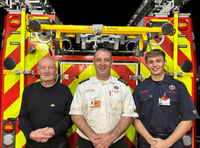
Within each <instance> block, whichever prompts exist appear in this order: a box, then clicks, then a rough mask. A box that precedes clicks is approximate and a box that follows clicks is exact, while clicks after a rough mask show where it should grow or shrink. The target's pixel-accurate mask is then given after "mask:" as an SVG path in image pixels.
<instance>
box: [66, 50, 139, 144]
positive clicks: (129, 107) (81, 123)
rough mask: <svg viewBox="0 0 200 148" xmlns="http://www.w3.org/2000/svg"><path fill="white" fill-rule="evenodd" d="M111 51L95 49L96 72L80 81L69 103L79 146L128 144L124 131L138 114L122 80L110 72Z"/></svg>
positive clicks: (127, 87) (94, 62) (128, 90)
mask: <svg viewBox="0 0 200 148" xmlns="http://www.w3.org/2000/svg"><path fill="white" fill-rule="evenodd" d="M112 63H113V61H112V55H111V52H110V51H108V50H107V49H103V48H101V49H99V50H98V51H97V52H96V53H95V55H94V60H93V64H94V66H95V69H96V76H94V77H92V78H90V79H86V80H85V81H82V82H81V83H80V84H79V86H78V88H77V90H76V92H75V95H74V99H73V102H72V105H71V110H70V114H71V118H72V120H73V121H74V123H75V124H76V125H77V127H78V130H77V133H78V134H79V136H80V138H79V140H78V146H79V148H94V147H95V148H128V146H127V144H126V142H125V140H124V138H123V137H124V132H125V131H126V129H127V128H128V127H129V125H130V124H131V123H132V120H133V119H134V118H136V117H138V114H137V113H136V112H134V110H135V103H134V100H133V97H132V94H131V91H130V88H129V86H128V84H127V83H126V82H124V81H123V80H121V79H117V78H115V77H113V76H111V66H112Z"/></svg>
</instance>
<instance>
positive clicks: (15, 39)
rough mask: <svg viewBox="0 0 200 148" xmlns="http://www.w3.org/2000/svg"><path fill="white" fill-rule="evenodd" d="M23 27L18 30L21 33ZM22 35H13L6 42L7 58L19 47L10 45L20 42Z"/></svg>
mask: <svg viewBox="0 0 200 148" xmlns="http://www.w3.org/2000/svg"><path fill="white" fill-rule="evenodd" d="M20 30H21V27H20V28H18V29H17V31H20ZM20 37H21V36H20V34H12V35H10V36H9V37H8V38H7V42H6V50H5V58H7V56H8V55H10V54H11V53H12V52H13V51H14V50H15V49H16V48H17V47H18V46H19V45H10V42H20Z"/></svg>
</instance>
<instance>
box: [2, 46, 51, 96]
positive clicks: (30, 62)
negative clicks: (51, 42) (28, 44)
mask: <svg viewBox="0 0 200 148" xmlns="http://www.w3.org/2000/svg"><path fill="white" fill-rule="evenodd" d="M38 51H39V52H38ZM47 53H48V45H47V44H39V45H38V46H36V52H35V53H33V54H28V55H27V56H26V57H25V63H26V64H25V70H30V69H31V68H33V67H34V66H35V65H36V64H37V63H38V61H39V60H40V59H41V58H42V57H44V56H45V55H46V54H47ZM19 69H20V63H18V64H17V66H16V67H15V69H14V70H19ZM6 72H7V73H9V71H8V70H7V71H6ZM12 72H13V70H12ZM18 81H19V75H17V74H14V73H10V74H7V75H5V77H4V94H5V93H6V92H7V91H8V90H9V89H11V88H12V87H13V86H14V85H15V84H16V83H17V82H18Z"/></svg>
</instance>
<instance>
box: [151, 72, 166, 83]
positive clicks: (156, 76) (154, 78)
mask: <svg viewBox="0 0 200 148" xmlns="http://www.w3.org/2000/svg"><path fill="white" fill-rule="evenodd" d="M164 77H165V74H164V73H162V74H160V75H151V79H152V80H153V81H162V80H163V79H164Z"/></svg>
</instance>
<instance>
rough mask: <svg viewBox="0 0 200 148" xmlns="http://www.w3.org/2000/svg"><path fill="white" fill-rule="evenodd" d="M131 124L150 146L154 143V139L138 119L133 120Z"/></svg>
mask: <svg viewBox="0 0 200 148" xmlns="http://www.w3.org/2000/svg"><path fill="white" fill-rule="evenodd" d="M133 124H134V126H135V128H136V131H137V132H138V133H139V134H140V135H141V136H142V137H143V138H144V139H145V140H146V141H147V142H148V143H149V144H150V145H151V144H154V143H155V140H154V138H153V137H152V136H151V134H150V133H149V132H148V131H147V129H146V128H145V127H144V125H143V123H142V122H141V121H140V120H139V119H134V120H133Z"/></svg>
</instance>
